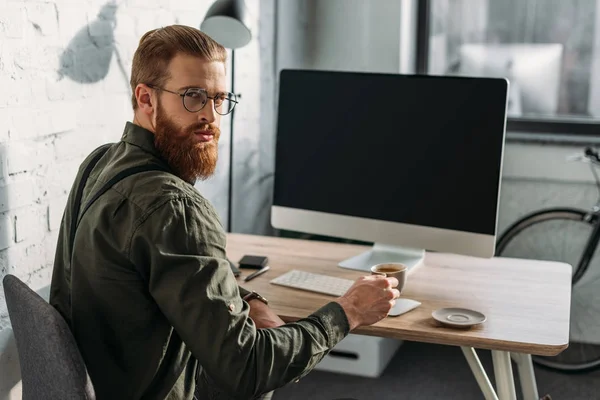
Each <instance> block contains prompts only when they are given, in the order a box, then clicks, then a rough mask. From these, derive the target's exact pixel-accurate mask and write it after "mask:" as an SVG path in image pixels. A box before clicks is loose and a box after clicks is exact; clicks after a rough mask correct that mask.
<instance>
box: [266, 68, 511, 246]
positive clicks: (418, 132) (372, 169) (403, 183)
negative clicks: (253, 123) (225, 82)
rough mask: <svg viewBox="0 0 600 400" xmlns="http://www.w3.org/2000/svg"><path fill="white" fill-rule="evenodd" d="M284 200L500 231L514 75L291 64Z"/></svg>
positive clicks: (279, 193)
mask: <svg viewBox="0 0 600 400" xmlns="http://www.w3.org/2000/svg"><path fill="white" fill-rule="evenodd" d="M279 93H280V94H279V111H278V113H279V115H278V126H277V142H276V162H275V182H274V198H273V204H274V205H275V206H284V207H289V208H294V209H303V210H310V211H319V212H324V213H331V214H341V215H346V216H353V217H363V218H369V219H376V220H382V221H391V222H400V223H404V224H413V225H419V226H428V227H435V228H443V229H450V230H456V231H464V232H473V233H481V234H488V235H494V234H495V233H496V221H497V207H498V196H499V186H500V178H501V165H502V162H501V161H502V148H503V143H504V131H505V119H506V117H505V115H506V114H505V112H506V96H507V81H506V80H504V79H495V78H466V77H436V76H424V75H423V76H419V75H396V74H379V73H360V72H330V71H315V70H284V71H282V72H281V77H280V92H279Z"/></svg>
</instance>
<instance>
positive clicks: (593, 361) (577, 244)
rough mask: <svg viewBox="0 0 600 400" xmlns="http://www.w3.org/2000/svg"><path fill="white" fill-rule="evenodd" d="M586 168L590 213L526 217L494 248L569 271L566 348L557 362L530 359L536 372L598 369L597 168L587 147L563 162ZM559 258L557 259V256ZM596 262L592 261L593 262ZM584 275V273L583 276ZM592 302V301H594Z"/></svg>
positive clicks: (556, 210)
mask: <svg viewBox="0 0 600 400" xmlns="http://www.w3.org/2000/svg"><path fill="white" fill-rule="evenodd" d="M569 159H570V160H572V161H581V162H585V163H589V165H590V169H591V171H592V174H593V175H594V179H595V181H596V187H597V189H598V193H599V194H598V200H597V201H596V204H595V205H594V206H593V207H592V208H591V210H583V209H579V208H570V207H553V208H547V209H542V210H539V211H536V212H533V213H530V214H528V215H526V216H524V217H522V218H521V219H519V220H518V221H516V222H514V223H513V224H512V225H510V226H509V227H508V228H507V229H506V230H505V232H504V233H503V234H502V235H501V236H500V237H499V239H498V241H497V243H496V255H497V256H499V257H516V258H530V259H542V260H549V261H562V262H566V263H568V264H570V265H571V266H572V267H573V275H572V292H571V325H570V332H569V342H570V343H569V347H568V348H567V349H566V350H564V351H563V352H562V353H560V354H559V355H557V356H553V357H543V356H533V357H532V359H533V361H534V362H535V363H536V364H538V365H541V366H544V367H547V368H550V369H554V370H559V371H563V372H584V371H590V370H593V369H597V368H599V367H600V294H595V292H599V293H600V290H599V289H600V265H594V266H593V267H592V268H591V269H590V265H591V264H598V263H600V258H599V257H598V256H597V255H596V250H597V248H598V242H599V241H600V178H599V177H598V173H597V171H596V168H600V157H599V154H598V152H596V151H594V150H593V149H592V148H590V147H587V148H586V149H585V150H584V152H583V154H577V155H575V156H574V157H573V156H571V157H569ZM559 253H560V254H559ZM595 256H596V257H595ZM586 272H587V273H586ZM595 296H597V297H595Z"/></svg>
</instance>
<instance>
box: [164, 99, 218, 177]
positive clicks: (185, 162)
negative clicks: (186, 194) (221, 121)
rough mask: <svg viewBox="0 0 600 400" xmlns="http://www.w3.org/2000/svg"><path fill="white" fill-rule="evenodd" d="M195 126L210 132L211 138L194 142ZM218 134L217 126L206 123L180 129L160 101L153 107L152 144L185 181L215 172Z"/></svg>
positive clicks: (196, 129) (197, 128) (197, 129)
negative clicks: (154, 125) (154, 130)
mask: <svg viewBox="0 0 600 400" xmlns="http://www.w3.org/2000/svg"><path fill="white" fill-rule="evenodd" d="M199 130H205V131H210V132H212V133H213V134H214V136H213V140H211V141H210V142H204V143H198V142H197V141H196V140H195V137H194V132H195V131H199ZM220 135H221V131H220V130H219V128H218V127H216V126H214V125H212V124H207V123H204V124H202V123H198V124H194V125H191V126H188V127H187V128H183V129H182V128H181V127H179V126H178V125H177V124H175V123H174V122H173V121H172V120H171V119H169V117H167V115H166V114H165V113H164V112H163V111H162V107H160V105H159V107H158V109H157V114H156V132H155V134H154V145H155V146H156V148H157V149H158V151H159V152H160V154H161V155H162V156H163V158H164V159H165V160H166V161H167V162H168V163H169V166H170V167H171V168H173V170H174V171H175V173H176V174H177V175H178V176H179V177H180V178H181V179H184V180H186V181H188V182H195V181H196V180H197V179H201V180H204V179H207V178H209V177H210V176H212V174H213V173H214V172H215V168H216V167H217V158H218V143H219V136H220Z"/></svg>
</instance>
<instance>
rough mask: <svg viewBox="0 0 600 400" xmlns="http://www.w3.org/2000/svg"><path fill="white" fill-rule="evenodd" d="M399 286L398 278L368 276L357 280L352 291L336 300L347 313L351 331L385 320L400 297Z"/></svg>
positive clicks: (351, 288)
mask: <svg viewBox="0 0 600 400" xmlns="http://www.w3.org/2000/svg"><path fill="white" fill-rule="evenodd" d="M397 286H398V280H397V279H396V278H386V277H384V276H382V275H368V276H363V277H361V278H359V279H357V280H356V282H354V284H353V285H352V286H351V287H350V289H348V291H347V292H346V293H345V294H344V295H343V296H342V297H339V298H338V299H337V300H336V301H337V302H338V303H339V304H340V305H341V306H342V308H343V309H344V311H345V312H346V316H347V317H348V323H349V324H350V330H353V329H355V328H357V327H359V326H363V325H372V324H374V323H376V322H378V321H380V320H382V319H383V318H385V317H386V316H387V315H388V313H389V312H390V310H391V308H392V307H393V306H394V304H395V302H396V299H397V298H398V297H400V292H399V291H398V289H396V287H397Z"/></svg>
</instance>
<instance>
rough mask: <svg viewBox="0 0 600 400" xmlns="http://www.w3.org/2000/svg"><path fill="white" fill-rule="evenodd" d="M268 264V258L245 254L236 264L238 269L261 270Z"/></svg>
mask: <svg viewBox="0 0 600 400" xmlns="http://www.w3.org/2000/svg"><path fill="white" fill-rule="evenodd" d="M268 263H269V258H268V257H265V256H255V255H250V254H246V255H244V256H243V257H242V258H241V259H240V261H239V263H238V264H239V266H240V268H250V269H261V268H263V267H265V266H266V265H267V264H268Z"/></svg>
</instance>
